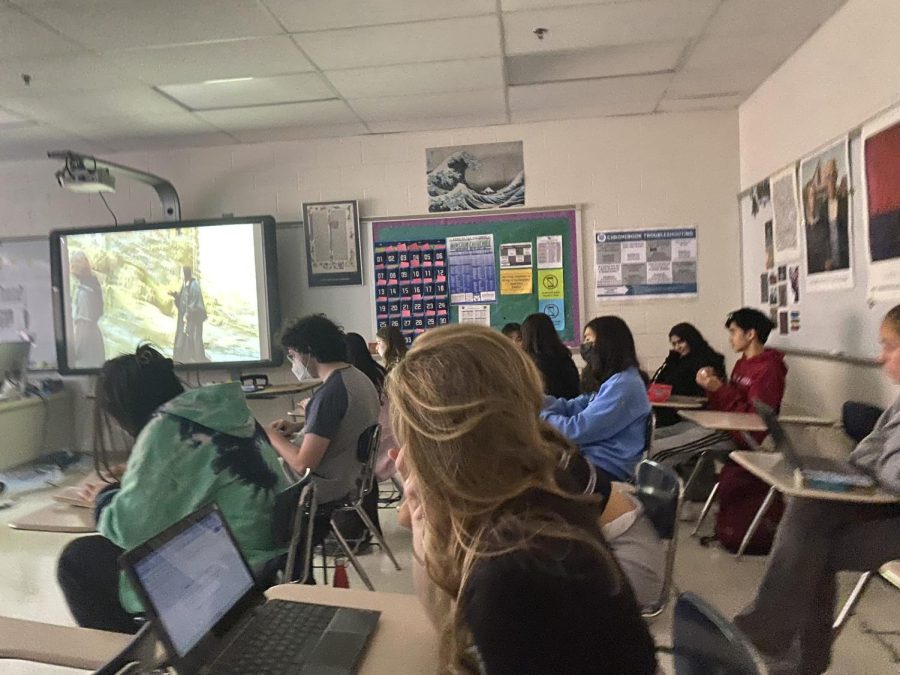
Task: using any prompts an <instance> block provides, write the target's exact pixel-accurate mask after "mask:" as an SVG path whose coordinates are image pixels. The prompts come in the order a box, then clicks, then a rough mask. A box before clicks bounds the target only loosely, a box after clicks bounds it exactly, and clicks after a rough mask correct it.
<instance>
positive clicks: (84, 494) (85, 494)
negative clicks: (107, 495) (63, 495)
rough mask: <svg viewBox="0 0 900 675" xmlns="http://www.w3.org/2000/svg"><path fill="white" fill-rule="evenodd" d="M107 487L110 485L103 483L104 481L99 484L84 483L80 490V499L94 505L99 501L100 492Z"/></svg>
mask: <svg viewBox="0 0 900 675" xmlns="http://www.w3.org/2000/svg"><path fill="white" fill-rule="evenodd" d="M107 485H109V483H103V482H102V481H101V482H99V483H84V484H83V485H82V486H81V488H80V489H79V490H78V498H79V499H81V500H82V501H84V502H87V503H91V504H93V503H94V501H95V500H96V499H97V495H98V494H100V491H101V490H102V489H103V488H105V487H106V486H107Z"/></svg>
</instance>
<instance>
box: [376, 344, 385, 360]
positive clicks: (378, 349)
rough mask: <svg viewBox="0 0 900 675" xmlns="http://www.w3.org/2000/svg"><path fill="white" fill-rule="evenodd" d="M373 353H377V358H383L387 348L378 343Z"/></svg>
mask: <svg viewBox="0 0 900 675" xmlns="http://www.w3.org/2000/svg"><path fill="white" fill-rule="evenodd" d="M375 351H376V352H378V356H380V357H381V358H384V354H385V352H387V347H385V346H384V343H383V342H379V343H378V344H377V345H376V347H375Z"/></svg>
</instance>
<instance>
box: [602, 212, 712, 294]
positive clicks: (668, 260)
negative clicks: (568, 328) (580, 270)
mask: <svg viewBox="0 0 900 675" xmlns="http://www.w3.org/2000/svg"><path fill="white" fill-rule="evenodd" d="M594 265H595V268H596V272H597V285H596V297H597V298H598V299H600V300H612V299H618V298H622V297H640V298H671V297H691V296H696V295H697V228H695V227H681V228H655V229H649V230H614V231H609V230H607V231H603V232H595V233H594Z"/></svg>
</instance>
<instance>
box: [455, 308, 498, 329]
mask: <svg viewBox="0 0 900 675" xmlns="http://www.w3.org/2000/svg"><path fill="white" fill-rule="evenodd" d="M459 322H460V323H469V324H472V325H475V326H490V325H491V306H490V305H460V307H459Z"/></svg>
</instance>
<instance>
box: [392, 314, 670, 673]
mask: <svg viewBox="0 0 900 675" xmlns="http://www.w3.org/2000/svg"><path fill="white" fill-rule="evenodd" d="M447 363H452V364H453V367H452V368H447V367H445V365H446V364H447ZM541 389H542V386H541V382H540V377H539V375H538V372H537V370H536V369H535V367H534V365H533V363H532V362H531V360H530V359H529V358H528V357H527V356H526V355H525V354H524V353H522V352H521V351H520V350H518V349H516V348H515V346H514V345H513V343H512V342H511V341H510V340H507V339H506V338H504V337H503V336H501V335H500V334H498V333H497V332H495V331H492V330H490V329H488V328H484V327H476V326H458V325H456V326H448V327H442V328H437V329H435V330H432V331H429V332H427V333H425V334H424V335H422V336H420V337H419V338H417V340H416V342H415V344H414V345H413V348H412V349H411V350H410V353H409V355H408V356H407V357H406V359H404V361H403V362H401V363H400V365H398V366H397V367H396V369H395V370H394V372H393V373H392V374H391V377H390V378H388V395H389V397H390V400H391V405H392V411H393V417H394V428H395V431H396V433H397V437H398V439H399V440H400V446H401V448H402V450H401V451H399V454H398V455H397V466H398V470H399V471H400V473H401V475H403V476H404V478H405V486H404V493H405V498H406V501H405V502H404V507H403V508H402V510H401V514H400V516H401V522H402V523H403V524H406V525H407V526H411V528H412V533H413V556H414V565H413V575H414V581H415V585H416V589H417V592H418V594H419V596H420V599H421V600H422V602H423V605H424V606H425V609H426V612H427V613H428V615H429V617H430V619H431V620H432V622H433V623H434V624H435V626H436V628H437V629H438V631H439V633H440V652H439V658H440V666H439V668H438V670H439V671H440V672H455V673H485V674H487V675H495V674H501V673H517V674H524V675H528V674H530V673H535V674H536V673H541V674H543V673H594V672H609V673H623V674H632V673H654V672H655V671H656V663H655V654H654V645H653V640H652V638H651V637H650V634H649V632H648V630H647V626H646V625H645V623H644V622H643V621H642V619H641V617H640V613H639V608H638V605H637V603H636V602H635V597H634V594H633V592H632V590H631V588H630V586H629V584H628V582H627V580H626V577H625V576H624V575H623V573H622V570H621V568H620V566H619V565H618V564H617V562H616V559H615V557H614V556H613V555H612V553H611V551H610V549H609V547H608V546H607V544H606V542H605V541H604V540H603V535H602V534H601V532H600V528H599V527H598V519H600V517H601V511H602V504H601V503H599V498H598V497H597V496H587V495H580V494H572V492H571V491H570V490H569V489H568V488H566V487H563V486H561V485H560V484H559V483H558V482H557V477H558V474H559V472H560V468H561V467H560V460H561V459H563V456H564V455H566V456H568V452H564V448H563V447H562V446H561V445H560V444H561V443H563V441H562V440H561V439H559V437H558V436H557V435H556V434H553V433H551V434H550V435H549V437H548V435H547V434H546V433H545V432H544V429H543V425H542V424H541V423H540V422H539V420H538V412H539V410H540V406H541V396H542V394H541Z"/></svg>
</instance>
